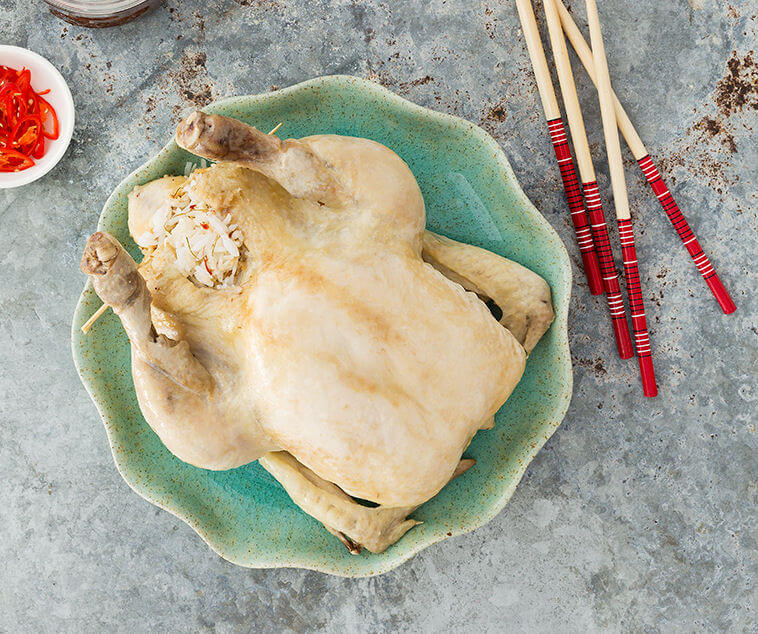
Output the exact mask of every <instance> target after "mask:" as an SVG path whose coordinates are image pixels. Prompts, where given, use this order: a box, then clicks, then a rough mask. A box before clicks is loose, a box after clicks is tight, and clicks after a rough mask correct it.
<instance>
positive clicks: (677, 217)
mask: <svg viewBox="0 0 758 634" xmlns="http://www.w3.org/2000/svg"><path fill="white" fill-rule="evenodd" d="M555 6H556V8H557V9H558V14H559V16H560V19H561V24H562V26H563V30H564V31H565V33H566V35H567V36H568V38H569V41H570V42H571V45H572V46H573V47H574V50H575V51H576V54H577V55H578V56H579V59H580V60H581V62H582V65H583V66H584V69H585V70H586V71H587V75H589V78H590V79H591V80H592V83H594V84H595V86H597V75H596V73H595V62H594V59H593V55H592V51H591V50H590V47H589V46H588V44H587V42H586V41H585V39H584V37H583V36H582V32H581V31H580V30H579V27H578V26H577V25H576V22H574V19H573V18H572V17H571V14H570V13H569V12H568V9H566V7H565V6H564V4H563V2H562V1H561V0H555ZM611 95H612V99H613V107H614V110H615V113H616V122H617V124H618V127H619V130H621V134H623V135H624V138H625V139H626V143H627V145H628V146H629V149H630V150H631V151H632V154H633V155H634V158H635V160H636V161H637V164H638V165H639V166H640V169H642V173H643V174H644V175H645V178H646V179H647V182H648V183H649V184H650V187H651V188H652V189H653V192H654V193H655V196H656V198H657V199H658V201H659V202H660V203H661V206H662V207H663V210H664V211H665V212H666V215H667V216H668V218H669V220H670V221H671V224H673V225H674V229H675V230H676V232H677V234H678V235H679V238H680V239H681V240H682V243H683V244H684V246H685V248H686V249H687V252H688V253H689V254H690V257H691V258H692V259H693V261H694V262H695V266H696V267H697V270H698V271H699V272H700V275H702V276H703V279H704V280H705V282H706V284H708V287H709V288H710V289H711V292H712V293H713V295H714V297H715V298H716V301H717V302H718V304H719V306H720V307H721V310H723V311H724V313H725V314H727V315H728V314H730V313H733V312H734V311H735V310H737V307H736V306H735V304H734V301H733V300H732V298H731V296H730V295H729V292H728V291H727V290H726V288H725V287H724V284H723V283H722V282H721V279H720V278H719V276H718V275H717V274H716V271H715V270H714V268H713V265H712V264H711V262H710V260H709V259H708V256H707V255H706V254H705V252H704V251H703V248H702V247H701V246H700V243H699V242H698V240H697V237H696V236H695V232H694V231H692V228H691V227H690V225H689V224H688V223H687V220H686V219H685V217H684V215H683V214H682V211H681V210H680V209H679V206H678V205H677V204H676V201H675V200H674V197H673V196H672V195H671V192H670V191H669V188H668V187H667V186H666V183H665V182H664V181H663V178H662V177H661V174H660V172H659V171H658V168H657V167H656V166H655V163H653V159H652V158H651V157H650V154H649V153H648V151H647V148H646V147H645V144H644V143H643V142H642V139H641V138H640V135H639V134H637V130H635V128H634V125H633V124H632V121H631V119H630V118H629V115H627V113H626V111H625V110H624V107H623V106H622V105H621V102H620V101H619V100H618V97H616V95H615V94H614V93H613V92H611Z"/></svg>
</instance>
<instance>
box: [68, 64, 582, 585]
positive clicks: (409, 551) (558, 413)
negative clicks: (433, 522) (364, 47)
mask: <svg viewBox="0 0 758 634" xmlns="http://www.w3.org/2000/svg"><path fill="white" fill-rule="evenodd" d="M330 83H334V84H340V83H350V84H353V85H358V86H359V87H360V88H362V89H364V90H368V91H370V92H372V93H374V94H375V95H378V96H380V97H381V98H382V99H384V100H386V101H390V102H392V103H393V105H394V106H397V107H400V108H402V109H404V110H407V111H410V112H413V113H416V114H417V115H423V116H425V117H430V118H432V119H436V120H437V121H439V122H440V123H441V124H443V125H446V126H461V125H463V126H465V127H466V129H467V130H466V131H467V133H470V134H474V135H475V136H476V137H477V139H478V140H479V141H480V142H482V143H484V144H485V145H486V146H488V147H489V148H490V149H492V150H493V154H494V156H495V157H496V159H497V163H498V168H499V169H501V170H503V171H505V172H506V174H507V175H508V176H509V177H510V181H511V182H512V184H513V186H514V190H515V193H516V194H517V195H518V197H519V198H520V202H521V203H522V204H523V206H524V208H525V209H527V210H528V211H529V212H530V214H531V216H532V218H533V219H534V220H536V221H537V223H538V224H539V225H541V226H542V229H543V230H545V231H546V232H547V234H548V235H550V236H551V237H552V238H553V240H554V242H555V245H556V247H557V249H558V251H559V253H560V255H561V260H562V266H563V267H564V268H565V269H569V270H570V267H571V264H570V260H569V255H568V252H567V251H566V247H565V245H564V244H563V241H562V240H561V238H560V236H559V235H558V233H557V232H556V231H555V229H554V228H553V227H552V226H551V225H550V223H548V222H547V220H546V219H545V218H544V216H543V215H542V214H541V213H540V212H539V210H538V209H537V208H536V207H535V206H534V204H533V203H532V202H531V201H530V200H529V198H528V197H527V196H526V194H525V193H524V191H523V189H522V188H521V185H520V183H519V182H518V179H517V178H516V176H515V174H514V172H513V169H512V167H511V165H510V163H509V161H508V159H507V157H506V156H505V153H504V152H503V150H502V148H501V147H500V145H499V144H498V143H497V142H496V141H495V140H494V139H493V138H492V137H491V136H490V135H489V134H488V133H487V132H486V131H485V130H483V129H482V128H481V127H479V126H477V125H476V124H474V123H472V122H470V121H467V120H466V119H463V118H461V117H457V116H454V115H450V114H447V113H443V112H437V111H435V110H432V109H430V108H426V107H424V106H420V105H418V104H415V103H413V102H411V101H409V100H407V99H405V98H403V97H401V96H399V95H397V94H395V93H393V92H392V91H390V90H389V89H387V88H385V87H383V86H381V85H379V84H377V83H374V82H372V81H369V80H366V79H362V78H359V77H354V76H352V75H325V76H321V77H316V78H314V79H310V80H307V81H304V82H301V83H298V84H294V85H292V86H289V87H287V88H282V89H280V90H277V91H275V92H269V93H260V94H257V95H239V96H233V97H228V98H225V99H220V100H218V101H214V102H212V103H210V104H208V105H207V106H205V107H204V108H202V110H204V111H209V112H213V111H215V110H216V109H219V108H224V107H227V106H235V105H240V104H250V103H261V102H266V101H270V100H275V99H280V98H281V97H282V96H285V95H288V94H290V93H293V94H294V93H297V92H300V91H303V90H306V89H309V88H312V87H318V86H324V85H327V84H330ZM177 150H179V147H178V146H177V145H176V143H175V141H174V139H173V137H172V139H171V140H170V141H169V142H168V143H167V144H166V145H164V146H163V148H161V149H160V150H159V151H158V152H157V153H156V154H155V155H153V156H152V157H150V158H149V159H148V160H146V161H145V162H144V163H142V164H141V165H140V166H138V167H137V168H135V169H134V170H132V172H130V173H129V175H128V176H126V177H125V178H124V179H123V180H122V181H121V182H120V183H119V184H118V185H117V186H116V187H115V189H114V190H113V192H111V194H110V195H109V196H108V198H107V199H106V201H105V203H104V204H103V209H102V211H101V212H100V215H99V216H98V222H97V227H98V230H100V229H101V228H102V225H103V222H104V220H103V219H104V215H105V212H106V210H108V209H109V208H110V206H111V205H112V204H113V202H114V200H115V199H116V198H117V197H118V196H120V195H122V194H123V193H125V190H127V188H128V190H129V191H130V190H131V189H132V188H133V187H134V186H135V185H136V184H137V183H136V182H133V181H136V176H137V174H138V173H139V172H141V171H143V170H145V169H146V168H148V167H149V166H150V165H151V164H153V163H154V162H157V161H159V160H160V159H162V158H163V157H166V156H168V155H170V154H171V153H173V152H175V151H177ZM571 285H572V282H571V275H570V274H569V275H566V276H564V282H563V284H562V286H561V288H552V292H553V295H554V296H557V295H559V294H560V296H561V297H562V298H563V299H564V301H565V304H566V305H565V308H564V310H562V311H556V318H555V321H554V322H553V324H552V326H551V329H557V330H558V333H557V335H558V336H557V337H556V345H557V347H558V354H557V359H556V361H557V362H560V364H561V366H562V367H561V368H559V369H560V370H561V371H562V372H563V374H564V378H566V379H567V382H566V385H565V389H564V390H563V391H562V393H561V394H560V395H556V404H555V414H554V416H553V420H551V421H546V422H545V423H544V425H543V430H544V429H545V428H547V429H548V431H547V433H543V434H541V435H540V437H539V438H538V439H537V440H536V441H535V442H534V443H533V444H532V445H531V446H530V447H531V448H530V449H529V450H527V451H526V452H525V454H526V455H525V459H524V460H523V461H522V464H521V465H520V468H519V470H518V473H517V474H516V475H515V476H513V478H512V480H511V482H510V483H509V484H508V485H507V486H505V487H504V488H503V490H502V492H501V494H500V495H499V497H497V499H496V500H495V501H494V502H493V503H492V504H491V505H490V506H489V507H487V508H483V509H482V511H481V513H479V514H478V515H476V516H475V517H474V518H473V519H472V520H471V521H470V522H469V523H467V524H466V525H465V526H463V527H461V528H459V529H458V528H456V529H453V530H452V531H451V532H450V534H444V535H439V534H437V535H431V536H430V537H429V539H427V540H425V541H424V542H420V543H418V544H415V545H414V546H411V547H408V548H406V549H405V550H402V551H397V550H395V551H393V554H392V555H391V556H387V555H386V553H385V556H384V557H383V559H382V560H381V561H380V562H379V565H378V566H376V568H375V569H372V570H358V571H356V570H345V569H344V568H340V567H337V566H329V565H316V564H313V563H310V562H308V561H305V560H304V559H303V558H302V557H300V558H298V557H293V558H291V559H290V560H288V561H287V562H276V561H271V559H270V557H265V556H262V557H263V558H262V560H261V561H257V562H255V563H254V564H251V563H248V562H241V561H238V560H235V558H234V556H228V555H227V553H225V552H224V548H223V544H221V543H219V540H217V539H215V537H214V535H213V534H212V532H211V531H209V530H206V528H205V527H204V526H203V522H202V521H201V520H198V519H195V518H194V517H193V516H192V515H191V513H188V512H187V511H186V510H185V509H183V508H180V507H179V506H178V505H174V504H171V503H165V502H163V501H162V500H159V499H156V498H155V497H152V496H151V495H150V494H149V492H148V491H146V490H141V489H140V488H139V485H138V484H137V483H135V482H132V480H131V475H130V474H129V473H128V472H127V471H126V467H125V466H124V465H122V464H121V462H120V460H119V457H118V456H117V455H116V453H115V450H114V445H113V438H112V434H113V432H112V430H111V424H112V422H111V421H109V418H108V416H107V415H106V413H105V408H104V406H103V404H102V403H101V396H100V395H99V394H97V393H96V391H95V387H94V386H93V385H92V384H91V383H90V381H89V380H88V379H87V378H86V377H85V375H84V371H83V360H82V359H81V358H80V355H79V350H78V348H77V344H78V342H79V341H80V338H81V337H82V336H86V335H83V333H81V332H80V329H79V324H80V323H82V322H83V321H84V319H83V318H82V312H83V311H84V310H85V308H86V295H87V293H88V292H89V291H91V289H92V284H91V282H90V281H89V280H88V281H87V282H86V284H85V286H84V289H83V290H82V293H81V294H80V296H79V300H78V301H77V305H76V308H75V310H74V316H73V322H72V329H71V351H72V356H73V360H74V365H75V367H76V370H77V373H78V374H79V377H80V379H81V381H82V383H83V385H84V387H85V389H86V391H87V393H88V394H89V396H90V398H91V399H92V401H93V403H94V404H95V407H96V409H97V411H98V414H99V415H100V418H101V420H102V422H103V425H104V427H105V430H106V434H107V436H108V442H109V444H110V447H111V454H112V456H113V461H114V463H115V464H116V468H117V469H118V472H119V473H120V474H121V477H122V478H123V479H124V481H125V482H126V483H127V485H128V486H129V487H130V488H131V489H132V490H133V491H134V492H135V493H137V495H139V496H140V497H141V498H143V499H145V500H147V501H148V502H150V503H151V504H153V505H155V506H157V507H159V508H161V509H163V510H165V511H168V512H169V513H171V514H172V515H174V516H176V517H178V518H179V519H181V520H182V521H183V522H185V523H186V524H188V525H189V526H190V527H191V528H192V529H193V530H194V531H195V532H196V533H197V534H198V535H199V536H200V537H201V539H202V540H203V541H204V542H205V543H206V544H207V545H208V546H209V547H210V548H211V549H212V550H213V551H214V552H215V553H216V554H218V555H219V556H220V557H222V558H223V559H225V560H227V561H229V562H231V563H233V564H235V565H239V566H241V567H245V568H251V569H274V568H301V569H305V570H314V571H316V572H322V573H326V574H331V575H336V576H341V577H348V578H362V577H371V576H375V575H379V574H384V573H386V572H389V571H390V570H393V569H394V568H397V567H398V566H400V565H401V564H403V563H405V562H406V561H408V560H409V559H411V558H412V557H414V556H415V555H416V554H418V553H419V552H421V551H422V550H424V549H426V548H428V547H429V546H432V545H433V544H436V543H439V542H441V541H444V540H445V539H449V538H451V537H456V536H459V535H464V534H466V533H469V532H471V531H473V530H476V529H477V528H480V527H481V526H484V525H485V524H487V523H488V522H490V521H491V520H492V519H493V518H494V517H495V516H497V515H498V514H499V513H500V512H501V511H502V510H503V508H505V506H506V504H507V503H508V501H509V500H510V498H511V496H512V495H513V492H514V491H515V489H516V487H517V486H518V485H519V483H520V482H521V479H522V478H523V476H524V473H525V472H526V469H527V467H528V466H529V464H530V463H531V461H532V460H533V459H534V457H535V456H536V455H537V453H538V452H539V451H540V449H541V448H542V447H543V446H544V444H545V443H546V442H547V441H548V439H549V438H550V437H551V436H552V434H553V433H555V431H556V430H557V429H558V427H559V426H560V424H561V422H562V420H563V418H564V417H565V415H566V412H567V411H568V407H569V404H570V402H571V397H572V393H573V371H572V363H571V355H570V349H569V343H568V300H569V298H570V295H571ZM556 365H557V364H556Z"/></svg>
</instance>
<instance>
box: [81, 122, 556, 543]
mask: <svg viewBox="0 0 758 634" xmlns="http://www.w3.org/2000/svg"><path fill="white" fill-rule="evenodd" d="M176 140H177V143H178V144H179V145H180V146H181V147H183V148H185V149H187V150H189V151H190V152H193V153H195V154H197V155H199V156H201V157H204V158H207V159H211V160H212V161H216V163H215V164H214V165H212V166H211V167H208V168H205V169H198V170H196V171H194V172H193V173H191V174H190V175H189V176H187V177H175V176H166V177H164V178H161V179H158V180H155V181H152V182H150V183H148V184H147V185H144V186H140V187H136V188H135V189H134V191H133V192H132V193H131V194H130V197H129V229H130V232H131V234H132V236H133V237H134V239H135V241H136V242H137V244H138V245H139V246H140V247H141V248H142V251H143V253H144V259H143V261H142V263H141V264H140V265H137V264H136V263H135V262H134V260H133V259H132V258H131V257H130V256H129V254H128V253H127V252H126V251H125V250H124V249H123V247H122V246H121V245H120V244H119V243H118V242H117V241H116V239H115V238H113V237H112V236H110V235H108V234H106V233H102V232H98V233H95V234H94V235H92V236H91V237H90V238H89V240H88V242H87V246H86V249H85V252H84V256H83V259H82V270H83V271H84V272H85V273H87V274H88V275H90V277H91V279H92V282H93V284H94V287H95V290H96V292H97V293H98V295H99V296H100V298H101V299H102V300H103V301H104V302H105V303H106V304H109V305H110V306H111V307H112V308H113V310H114V311H115V312H116V314H117V315H118V316H119V317H120V319H121V322H122V323H123V326H124V328H125V330H126V333H127V334H128V336H129V339H130V341H131V345H132V373H133V377H134V385H135V388H136V392H137V397H138V399H139V403H140V407H141V409H142V412H143V414H144V416H145V419H146V420H147V422H148V423H149V424H150V426H151V427H152V428H153V430H154V431H155V432H156V433H157V434H158V436H159V437H160V438H161V440H162V441H163V443H164V444H165V445H166V447H168V449H169V450H170V451H171V452H173V453H174V454H175V455H176V456H178V457H179V458H180V459H182V460H184V461H186V462H188V463H191V464H193V465H196V466H198V467H203V468H206V469H230V468H233V467H237V466H240V465H243V464H246V463H249V462H252V461H254V460H259V461H260V463H261V465H262V466H263V467H264V468H266V469H267V470H268V471H269V472H271V473H272V475H273V476H274V477H275V478H277V480H279V482H280V483H281V484H282V485H283V486H284V487H285V489H286V490H287V492H288V493H289V494H290V496H291V497H292V499H293V500H294V502H295V503H296V504H298V505H299V506H300V507H301V508H302V509H303V510H304V511H306V512H307V513H309V514H311V515H312V516H314V517H315V518H317V519H318V520H319V521H321V522H322V523H323V524H324V525H325V527H326V528H327V529H328V530H329V531H331V532H332V533H334V534H335V535H336V536H337V537H338V538H339V539H340V540H341V541H342V542H343V543H344V544H345V545H346V546H347V547H348V548H349V549H350V550H351V552H358V551H359V550H360V548H361V547H365V548H367V549H369V550H371V551H373V552H381V551H383V550H384V549H385V548H387V547H388V546H389V545H390V544H392V543H394V542H395V541H397V540H398V539H399V538H400V537H401V536H402V535H403V534H404V533H405V532H406V531H407V530H408V529H409V528H411V527H412V526H413V525H414V524H415V523H416V522H414V520H412V519H409V518H408V515H409V514H410V513H411V512H412V511H413V510H414V509H415V508H416V507H417V506H419V505H420V504H422V503H424V502H426V501H427V500H429V499H430V498H432V497H433V496H434V495H436V494H437V493H438V492H439V491H440V489H441V488H442V487H443V486H445V484H446V483H447V482H449V481H450V480H451V479H452V478H453V477H455V476H456V475H458V474H460V473H462V472H463V471H465V470H466V469H467V468H468V467H470V466H471V464H473V461H471V460H461V456H462V454H463V451H464V450H465V448H466V447H467V446H468V443H469V442H470V441H471V438H472V437H473V436H474V434H475V433H476V432H477V430H479V429H486V428H489V427H491V426H492V424H493V416H494V414H495V412H497V410H498V409H499V408H500V407H501V406H502V404H503V403H504V402H505V401H506V399H507V398H508V396H509V395H510V394H511V392H512V391H513V389H514V387H515V386H516V384H517V383H518V381H519V380H520V378H521V375H522V373H523V371H524V365H525V362H526V357H527V354H528V353H529V352H530V351H531V349H532V348H533V347H534V346H535V345H536V343H537V342H538V340H539V339H540V337H541V336H542V335H543V334H544V332H545V331H546V330H547V328H548V326H549V325H550V323H551V321H552V319H553V310H552V305H551V301H550V289H549V287H548V286H547V284H546V283H545V281H544V280H542V278H540V277H539V276H538V275H536V274H535V273H532V272H531V271H529V270H527V269H525V268H524V267H522V266H520V265H518V264H516V263H514V262H511V261H508V260H506V259H503V258H501V257H500V256H497V255H495V254H493V253H490V252H488V251H484V250H482V249H479V248H477V247H473V246H469V245H465V244H460V243H458V242H454V241H452V240H449V239H447V238H444V237H441V236H438V235H435V234H433V233H430V232H428V231H425V230H424V227H425V214H424V201H423V199H422V196H421V191H420V190H419V187H418V185H417V183H416V180H415V179H414V177H413V174H412V173H411V171H410V169H409V168H408V166H407V165H406V164H405V163H404V162H403V161H402V159H400V157H398V156H397V155H396V154H395V153H394V152H392V151H391V150H389V149H388V148H386V147H384V146H382V145H380V144H379V143H376V142H373V141H369V140H367V139H361V138H352V137H342V136H333V135H324V136H313V137H308V138H303V139H298V140H295V139H288V140H280V139H279V138H277V137H276V136H273V135H267V134H264V133H262V132H260V131H258V130H256V129H255V128H252V127H250V126H248V125H246V124H244V123H242V122H240V121H237V120H235V119H230V118H226V117H222V116H218V115H208V114H203V113H201V112H196V113H194V114H192V115H191V116H189V117H188V118H187V119H186V120H184V121H183V122H181V123H180V125H179V127H178V129H177V133H176ZM358 499H360V500H369V501H371V502H374V503H376V504H377V505H378V506H372V507H369V506H366V505H364V504H361V503H360V502H359V501H358Z"/></svg>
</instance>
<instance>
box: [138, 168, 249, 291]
mask: <svg viewBox="0 0 758 634" xmlns="http://www.w3.org/2000/svg"><path fill="white" fill-rule="evenodd" d="M192 185H193V182H192V177H190V181H189V182H188V183H186V184H185V185H183V186H181V187H179V189H177V190H176V191H175V192H174V193H173V194H172V195H171V197H170V198H169V199H168V200H167V201H166V202H165V203H164V204H163V205H162V206H161V207H160V208H159V209H157V210H156V212H155V213H154V214H153V216H152V218H151V220H150V228H149V229H148V231H146V232H145V233H144V234H143V235H141V236H140V237H139V238H138V239H137V244H138V245H139V246H140V247H142V248H143V249H147V250H148V251H150V250H153V249H155V248H157V247H158V246H160V245H163V244H168V245H170V246H171V247H172V248H173V250H174V252H175V253H176V264H177V267H178V268H179V270H180V271H181V272H182V274H183V275H186V276H187V277H189V278H190V279H193V280H194V281H196V282H197V283H199V284H202V285H203V286H208V287H210V288H229V287H231V286H234V283H235V277H236V275H237V271H238V269H239V263H240V258H241V256H242V253H241V252H242V251H243V249H244V246H243V243H242V232H241V231H240V229H239V227H238V226H237V225H236V224H234V223H232V217H231V215H230V214H226V215H225V216H222V215H221V214H220V213H218V212H217V211H216V210H214V209H210V208H208V207H206V206H205V204H204V203H203V202H202V201H200V200H197V199H195V198H194V196H193V187H192Z"/></svg>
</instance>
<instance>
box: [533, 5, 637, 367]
mask: <svg viewBox="0 0 758 634" xmlns="http://www.w3.org/2000/svg"><path fill="white" fill-rule="evenodd" d="M542 4H543V6H544V8H545V16H546V18H547V26H548V32H549V33H550V43H551V45H552V48H553V59H554V61H555V67H556V69H557V71H558V82H559V84H560V86H561V95H562V97H563V106H564V108H565V110H566V118H567V119H568V124H569V130H570V132H571V141H572V143H573V145H574V152H575V153H576V163H577V166H578V167H579V177H580V180H581V182H582V191H583V193H584V202H585V204H586V207H587V212H588V214H589V218H590V227H591V228H592V237H593V239H594V241H595V249H596V250H597V257H598V260H599V262H600V273H601V275H602V277H603V286H604V288H605V295H606V300H607V302H608V309H609V311H610V314H611V324H612V325H613V334H614V335H615V337H616V347H617V349H618V353H619V356H620V357H621V358H622V359H630V358H631V357H633V356H634V349H633V348H632V338H631V336H630V335H629V325H628V324H627V321H626V309H625V308H624V300H623V298H622V297H621V287H620V286H619V279H618V274H617V273H616V263H615V262H614V260H613V250H612V249H611V239H610V236H609V235H608V225H606V223H605V214H604V213H603V204H602V202H601V200H600V191H599V189H598V186H597V178H596V176H595V166H594V165H593V164H592V155H591V153H590V146H589V143H588V141H587V132H586V130H585V128H584V118H583V117H582V110H581V106H580V105H579V97H578V96H577V94H576V86H575V85H574V76H573V74H572V72H571V62H570V60H569V56H568V50H567V49H566V40H565V38H564V36H563V30H562V29H561V20H560V18H559V17H558V11H557V10H556V7H555V4H554V3H553V0H542Z"/></svg>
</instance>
